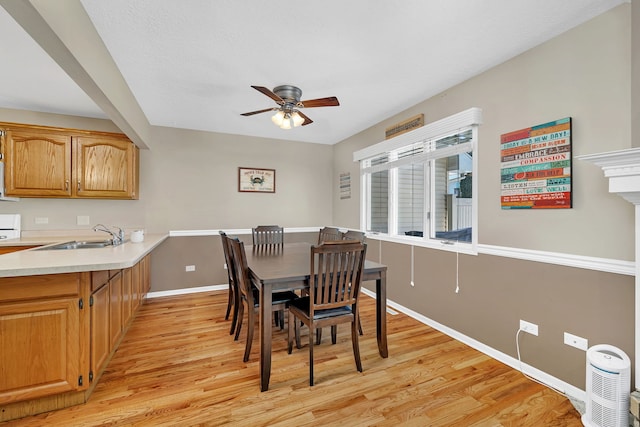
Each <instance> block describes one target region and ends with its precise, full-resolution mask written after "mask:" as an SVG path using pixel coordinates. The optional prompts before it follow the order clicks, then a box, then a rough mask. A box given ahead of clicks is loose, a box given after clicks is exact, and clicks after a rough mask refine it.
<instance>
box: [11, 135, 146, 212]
mask: <svg viewBox="0 0 640 427" xmlns="http://www.w3.org/2000/svg"><path fill="white" fill-rule="evenodd" d="M0 131H4V132H3V133H2V137H1V140H0V143H1V149H2V154H3V159H4V162H5V190H6V191H5V192H6V195H7V196H18V197H67V198H68V197H72V198H100V199H137V198H138V168H139V159H138V148H137V147H136V146H135V145H134V144H133V143H132V142H131V141H130V140H129V139H127V138H126V136H124V135H122V134H113V133H105V132H90V131H81V130H76V129H60V128H49V127H44V126H33V125H18V124H12V123H0Z"/></svg>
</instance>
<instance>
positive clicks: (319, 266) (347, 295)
mask: <svg viewBox="0 0 640 427" xmlns="http://www.w3.org/2000/svg"><path fill="white" fill-rule="evenodd" d="M366 250H367V245H366V244H365V243H361V242H357V241H352V240H340V241H330V242H325V243H323V244H321V245H318V246H313V247H312V248H311V278H312V279H311V281H310V282H311V283H310V286H309V295H310V300H311V304H310V314H311V317H313V312H314V311H316V310H326V309H331V308H339V307H346V306H351V305H353V304H355V303H356V301H357V297H358V294H359V292H360V284H361V281H362V270H363V267H364V260H365V256H366Z"/></svg>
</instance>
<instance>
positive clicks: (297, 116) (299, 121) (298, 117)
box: [291, 110, 304, 126]
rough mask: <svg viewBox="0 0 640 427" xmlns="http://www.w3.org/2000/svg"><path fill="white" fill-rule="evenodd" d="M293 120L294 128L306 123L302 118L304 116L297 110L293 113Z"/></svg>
mask: <svg viewBox="0 0 640 427" xmlns="http://www.w3.org/2000/svg"><path fill="white" fill-rule="evenodd" d="M291 119H292V120H293V125H294V126H300V125H301V124H303V123H304V119H303V118H302V116H301V115H300V114H299V113H298V111H297V110H295V111H294V112H293V114H292V115H291Z"/></svg>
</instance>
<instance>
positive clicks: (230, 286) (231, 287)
mask: <svg viewBox="0 0 640 427" xmlns="http://www.w3.org/2000/svg"><path fill="white" fill-rule="evenodd" d="M233 300H234V298H233V286H232V285H229V300H228V301H227V313H226V314H225V315H224V320H229V313H231V306H232V305H233Z"/></svg>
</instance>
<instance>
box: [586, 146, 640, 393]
mask: <svg viewBox="0 0 640 427" xmlns="http://www.w3.org/2000/svg"><path fill="white" fill-rule="evenodd" d="M577 158H578V159H580V160H585V161H588V162H591V163H593V164H595V165H596V166H600V167H601V168H602V171H603V172H604V176H605V178H609V192H610V193H615V194H617V195H619V196H620V197H622V198H623V199H625V200H626V201H628V202H630V203H633V205H634V206H635V240H636V242H635V243H636V245H635V250H636V260H635V261H636V262H635V265H636V280H635V295H636V298H635V353H636V354H635V363H634V367H635V387H636V390H640V262H639V260H638V255H639V254H640V148H631V149H628V150H619V151H610V152H608V153H600V154H588V155H584V156H577Z"/></svg>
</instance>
